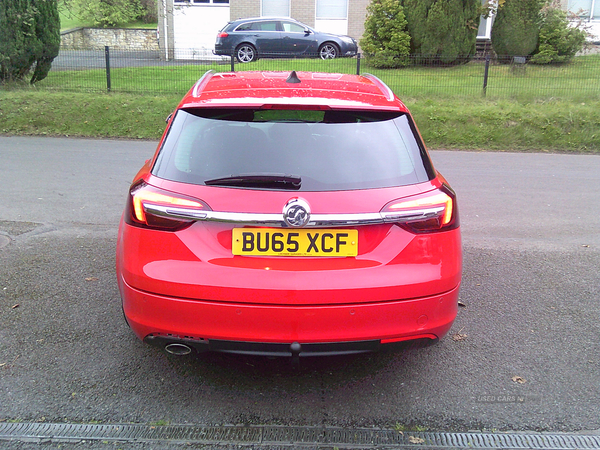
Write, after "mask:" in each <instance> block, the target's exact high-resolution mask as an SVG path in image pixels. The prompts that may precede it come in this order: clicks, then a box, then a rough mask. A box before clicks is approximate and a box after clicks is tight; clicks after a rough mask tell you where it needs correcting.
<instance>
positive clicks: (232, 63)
mask: <svg viewBox="0 0 600 450" xmlns="http://www.w3.org/2000/svg"><path fill="white" fill-rule="evenodd" d="M231 71H232V72H235V56H234V55H233V54H231Z"/></svg>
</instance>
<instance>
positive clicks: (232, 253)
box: [117, 71, 462, 358]
mask: <svg viewBox="0 0 600 450" xmlns="http://www.w3.org/2000/svg"><path fill="white" fill-rule="evenodd" d="M461 265H462V252H461V238H460V228H459V220H458V209H457V204H456V197H455V194H454V192H453V191H452V189H451V188H450V187H449V185H448V183H447V182H446V180H445V179H444V178H443V177H442V176H441V175H440V174H439V173H438V172H436V171H435V169H434V168H433V165H432V163H431V160H430V158H429V156H428V154H427V151H426V149H425V145H424V144H423V141H422V139H421V137H420V135H419V132H418V131H417V128H416V126H415V124H414V122H413V119H412V117H411V115H410V113H409V111H408V110H407V108H406V107H405V106H404V104H403V103H402V102H401V101H400V100H399V99H398V98H397V97H396V96H395V95H394V94H393V92H392V91H391V90H390V88H389V87H387V86H386V85H385V84H384V83H383V82H382V81H380V80H379V79H377V78H376V77H374V76H371V75H364V76H355V75H342V74H325V73H309V72H299V73H296V72H292V73H289V72H235V73H214V72H212V71H211V72H208V73H206V74H205V75H204V76H203V77H202V78H201V79H200V80H199V81H198V82H197V83H196V84H195V85H194V86H193V87H192V89H191V90H190V91H189V92H188V93H187V95H186V96H185V97H184V98H183V100H182V101H181V103H180V104H179V106H178V107H177V109H176V111H175V113H174V114H173V115H172V116H171V118H170V119H169V122H168V126H167V129H166V131H165V133H164V135H163V137H162V140H161V142H160V144H159V146H158V150H157V151H156V154H155V155H154V157H153V158H152V159H151V160H149V161H147V162H146V164H145V165H144V166H143V167H142V169H141V170H140V171H139V173H138V174H137V175H136V176H135V179H134V181H133V184H132V185H131V189H130V191H129V197H128V200H127V205H126V208H125V212H124V214H123V218H122V221H121V224H120V229H119V238H118V246H117V275H118V283H119V288H120V291H121V296H122V299H123V310H124V312H125V317H126V319H127V322H128V324H129V326H130V327H131V328H132V329H133V331H134V333H135V334H136V335H137V336H138V337H139V338H140V339H143V340H144V341H145V342H147V343H149V344H153V345H157V346H159V347H161V348H164V349H165V350H166V351H167V352H170V353H173V354H187V353H190V352H193V351H197V352H203V351H221V352H231V353H243V354H257V355H282V356H293V357H295V358H297V357H298V356H308V355H331V354H346V353H359V352H366V351H375V350H380V349H382V348H385V347H394V346H397V345H398V344H401V345H402V346H404V345H407V344H408V345H414V344H419V345H421V344H429V343H435V342H437V341H438V340H439V339H441V338H442V337H443V336H444V335H445V334H446V333H447V332H448V330H449V329H450V327H451V325H452V322H453V321H454V318H455V316H456V312H457V303H458V292H459V286H460V280H461Z"/></svg>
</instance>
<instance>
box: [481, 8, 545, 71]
mask: <svg viewBox="0 0 600 450" xmlns="http://www.w3.org/2000/svg"><path fill="white" fill-rule="evenodd" d="M543 4H544V0H505V1H504V4H503V5H501V6H499V8H498V12H497V14H496V19H495V21H494V26H493V27H492V46H493V47H494V51H495V52H496V54H497V55H498V57H499V59H500V60H501V61H502V60H504V61H510V60H511V59H512V57H514V56H528V55H530V54H532V53H533V52H534V51H535V49H536V47H537V45H538V38H539V33H540V10H541V9H542V6H543Z"/></svg>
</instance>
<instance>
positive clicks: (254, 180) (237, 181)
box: [204, 174, 302, 190]
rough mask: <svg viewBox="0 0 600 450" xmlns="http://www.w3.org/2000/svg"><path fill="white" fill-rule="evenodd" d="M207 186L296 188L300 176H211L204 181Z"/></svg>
mask: <svg viewBox="0 0 600 450" xmlns="http://www.w3.org/2000/svg"><path fill="white" fill-rule="evenodd" d="M204 184H205V185H207V186H232V187H255V188H264V189H289V190H298V189H300V186H301V185H302V178H300V177H298V176H295V175H281V174H258V175H256V174H251V175H232V176H230V177H222V178H213V179H211V180H206V181H205V182H204Z"/></svg>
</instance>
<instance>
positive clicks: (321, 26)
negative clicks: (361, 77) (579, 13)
mask: <svg viewBox="0 0 600 450" xmlns="http://www.w3.org/2000/svg"><path fill="white" fill-rule="evenodd" d="M599 1H600V0H599ZM315 30H317V31H322V32H323V33H333V34H344V35H345V34H348V19H315Z"/></svg>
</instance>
